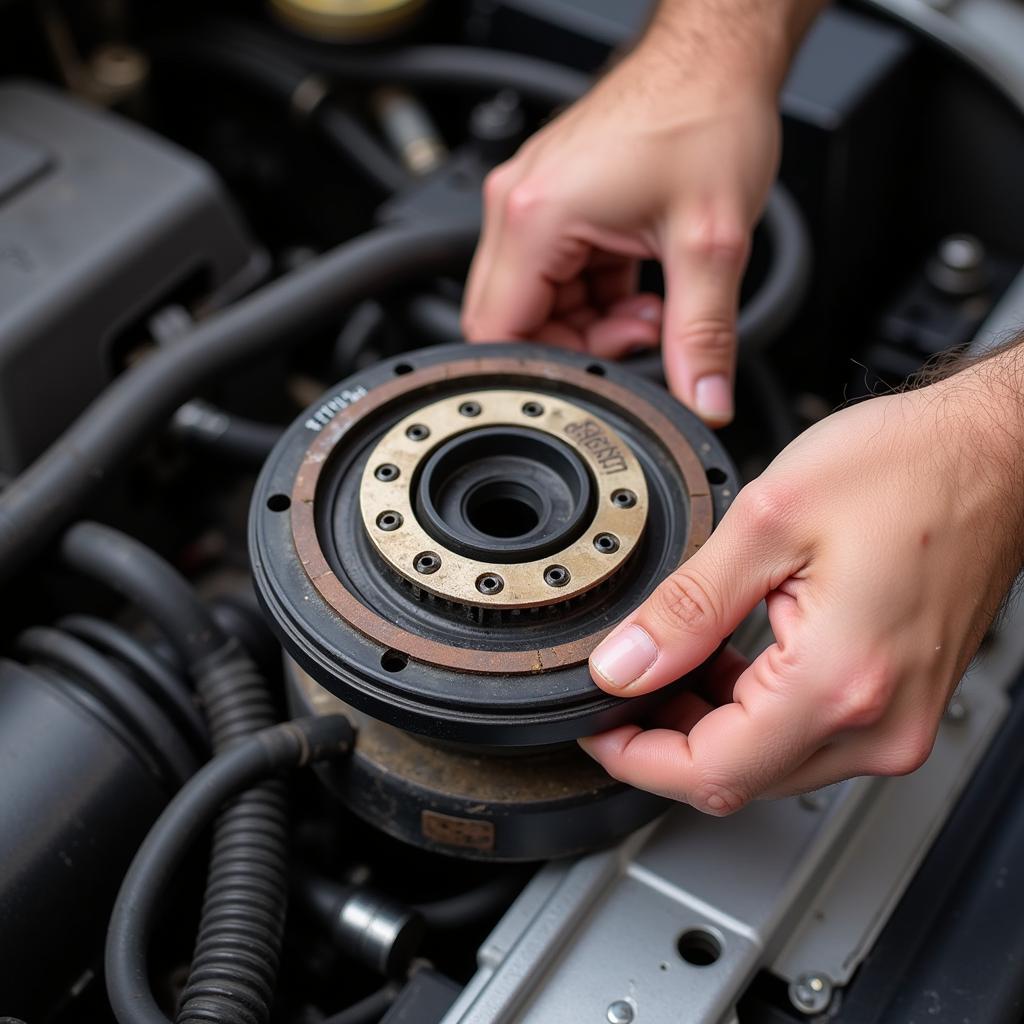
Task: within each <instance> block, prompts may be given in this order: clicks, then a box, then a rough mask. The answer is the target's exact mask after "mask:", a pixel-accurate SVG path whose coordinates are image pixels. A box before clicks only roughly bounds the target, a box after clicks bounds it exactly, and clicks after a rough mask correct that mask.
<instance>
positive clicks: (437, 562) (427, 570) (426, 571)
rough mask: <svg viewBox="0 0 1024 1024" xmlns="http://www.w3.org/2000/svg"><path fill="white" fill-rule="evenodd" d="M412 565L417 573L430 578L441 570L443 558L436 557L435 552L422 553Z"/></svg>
mask: <svg viewBox="0 0 1024 1024" xmlns="http://www.w3.org/2000/svg"><path fill="white" fill-rule="evenodd" d="M412 564H413V568H414V569H415V570H416V571H417V572H419V573H422V574H423V575H424V576H429V575H431V573H435V572H437V570H438V569H440V568H441V558H440V556H439V555H435V554H434V552H433V551H421V552H420V553H419V554H418V555H417V556H416V558H415V559H414V560H413V563H412Z"/></svg>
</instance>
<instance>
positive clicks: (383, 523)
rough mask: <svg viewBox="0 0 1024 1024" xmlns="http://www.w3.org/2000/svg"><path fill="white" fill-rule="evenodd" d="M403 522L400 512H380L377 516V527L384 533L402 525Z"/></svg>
mask: <svg viewBox="0 0 1024 1024" xmlns="http://www.w3.org/2000/svg"><path fill="white" fill-rule="evenodd" d="M403 522H404V520H403V519H402V513H401V512H392V511H388V512H381V514H380V515H379V516H377V527H378V529H381V530H383V531H384V532H385V533H392V532H394V531H395V530H397V529H398V528H399V527H400V526H401V525H402V523H403Z"/></svg>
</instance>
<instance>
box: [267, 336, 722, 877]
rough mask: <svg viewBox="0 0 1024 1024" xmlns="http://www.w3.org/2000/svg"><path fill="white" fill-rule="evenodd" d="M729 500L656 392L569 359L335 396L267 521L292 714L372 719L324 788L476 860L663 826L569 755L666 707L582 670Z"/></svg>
mask: <svg viewBox="0 0 1024 1024" xmlns="http://www.w3.org/2000/svg"><path fill="white" fill-rule="evenodd" d="M736 489H737V478H736V472H735V470H734V468H733V466H732V463H731V461H730V459H729V458H728V456H727V455H726V453H725V451H724V450H723V449H722V447H721V445H719V443H718V442H717V440H716V439H715V437H714V435H713V434H712V433H711V432H710V431H708V430H707V429H706V428H705V427H704V426H703V425H702V424H701V423H700V422H699V421H698V420H697V419H696V417H694V416H693V415H692V414H691V413H689V412H688V411H687V410H686V409H684V408H683V407H682V406H680V405H679V404H678V403H677V402H675V401H674V400H673V399H672V398H671V397H670V396H669V395H668V393H667V392H666V391H665V390H664V389H662V388H658V387H656V386H654V385H652V384H649V383H647V382H645V381H643V380H641V379H639V378H636V377H633V376H632V375H631V374H629V373H628V372H626V371H625V370H623V369H622V368H621V367H619V366H616V365H614V364H611V363H601V362H595V361H594V360H591V359H587V358H584V357H581V356H579V355H576V354H573V353H567V352H563V351H560V350H554V349H549V348H542V347H539V346H534V345H526V344H517V345H484V346H473V347H469V346H459V345H455V346H443V347H439V348H434V349H423V350H419V351H416V352H413V353H409V354H407V355H404V356H402V357H399V358H397V359H394V360H390V361H387V362H382V363H379V364H377V365H375V366H373V367H371V368H369V369H367V370H364V371H361V372H360V373H358V374H357V375H355V376H354V377H352V378H350V379H349V380H347V381H345V382H343V383H341V384H339V385H338V386H337V387H335V388H333V389H332V390H331V391H330V392H328V394H327V395H325V396H324V398H323V400H322V401H321V402H319V403H318V404H317V405H315V406H314V407H312V408H311V409H309V410H307V411H306V413H304V414H303V416H301V417H300V418H299V419H298V420H297V421H296V422H295V423H294V424H293V425H292V427H290V428H289V429H288V431H287V432H286V433H285V435H284V437H283V438H282V439H281V441H280V442H279V444H278V445H277V447H276V448H275V449H274V451H273V453H272V454H271V456H270V458H269V460H268V461H267V464H266V466H265V467H264V470H263V472H262V474H261V476H260V479H259V482H258V484H257V487H256V492H255V496H254V500H253V506H252V514H251V523H250V548H251V554H252V563H253V572H254V577H255V581H256V587H257V592H258V593H259V596H260V599H261V601H262V602H263V604H264V607H265V608H266V610H267V612H268V614H269V617H270V621H271V624H272V625H273V627H274V628H275V630H276V631H277V633H278V635H279V636H280V638H281V640H282V642H283V644H284V646H285V649H286V651H287V653H288V655H289V665H288V671H289V679H290V693H291V699H292V702H293V706H294V710H295V711H296V713H317V712H320V713H326V712H329V711H337V710H343V711H345V712H346V713H348V714H350V715H352V716H353V717H354V718H355V719H356V720H357V723H358V724H359V726H360V734H359V741H358V744H357V749H356V753H355V756H354V757H353V758H352V759H351V760H350V762H349V763H348V764H346V765H344V766H343V767H341V768H337V769H334V770H333V773H332V775H331V776H330V777H329V778H328V780H327V781H328V782H329V784H330V785H331V787H332V788H333V789H334V791H335V792H336V793H338V794H339V795H340V796H341V797H342V799H343V800H344V801H345V803H346V804H347V805H348V806H349V807H350V808H351V809H352V810H354V811H355V812H356V813H358V814H360V815H361V816H362V817H364V818H366V819H367V820H369V821H371V822H372V823H374V824H375V825H377V826H378V827H380V828H382V829H383V830H384V831H386V832H389V833H391V834H392V835H395V836H398V837H399V838H401V839H404V840H406V841H409V842H413V843H416V844H418V845H421V846H424V847H428V848H431V849H436V850H441V851H446V852H450V853H457V854H460V855H463V856H471V857H477V858H495V859H505V860H516V859H526V860H529V859H538V858H541V857H550V856H557V855H561V854H567V853H571V852H576V851H579V850H583V849H586V848H588V847H590V846H594V845H597V844H600V843H602V842H607V841H609V840H611V839H613V838H615V837H617V836H619V835H621V834H623V833H625V832H626V831H629V830H630V829H632V828H635V827H637V826H638V825H640V824H642V823H643V822H644V821H646V820H648V819H650V818H651V817H652V816H653V815H654V814H656V813H657V812H658V810H659V809H660V808H661V806H662V805H661V803H660V802H659V801H657V800H656V799H655V798H653V797H649V796H647V795H646V794H640V793H637V792H636V791H634V790H631V789H629V788H628V787H625V786H622V785H621V784H619V783H616V782H614V781H612V780H611V779H609V778H607V777H606V776H605V775H604V773H603V772H602V770H601V769H600V768H599V767H598V766H597V765H596V764H594V763H593V762H591V761H590V759H589V758H587V757H586V756H585V755H583V754H582V753H581V752H580V751H579V750H578V748H577V747H576V745H575V743H574V742H572V741H574V740H575V739H577V738H578V737H580V736H586V735H590V734H592V733H595V732H599V731H601V730H604V729H608V728H611V727H613V726H615V725H618V724H621V723H623V722H627V721H637V720H639V719H641V718H642V717H643V716H644V715H646V714H649V713H650V711H651V710H652V709H653V708H654V707H656V706H657V704H659V703H660V702H662V701H663V700H664V699H665V698H666V697H667V696H669V694H670V692H671V690H672V688H671V687H670V688H667V689H666V690H662V691H660V692H659V693H657V694H652V695H650V696H648V697H645V698H639V699H636V700H631V701H627V700H620V699H618V698H614V697H610V696H608V695H606V694H604V693H603V692H602V691H601V690H599V689H598V688H597V687H595V686H594V684H593V682H592V681H591V678H590V673H589V671H588V669H587V659H588V657H589V655H590V652H591V651H592V650H593V649H594V647H595V646H596V645H597V643H598V642H599V641H600V640H601V638H602V637H603V636H605V635H606V634H607V632H608V631H609V629H610V628H611V627H612V626H614V625H615V624H616V623H617V622H619V621H620V620H621V619H622V618H623V617H624V616H625V615H626V614H628V612H629V611H631V610H632V609H633V608H635V607H636V606H637V605H638V604H640V603H641V601H643V600H644V598H645V597H646V596H647V595H648V594H650V593H651V591H652V590H653V589H654V588H655V586H656V585H657V584H658V582H659V581H660V580H661V579H663V578H664V577H665V576H666V575H668V573H670V572H671V571H672V570H673V569H674V568H675V567H676V566H677V565H679V564H680V562H682V561H683V560H685V559H686V558H687V557H688V556H689V555H691V554H692V553H693V552H694V551H696V550H697V548H698V547H700V545H701V544H702V543H703V542H704V541H705V540H706V539H707V537H708V536H709V534H710V532H711V530H712V529H713V528H714V526H715V525H716V523H717V522H718V520H719V519H720V517H721V516H722V514H723V513H724V511H725V509H726V508H727V507H728V505H729V502H730V501H731V499H732V498H733V497H734V495H735V493H736Z"/></svg>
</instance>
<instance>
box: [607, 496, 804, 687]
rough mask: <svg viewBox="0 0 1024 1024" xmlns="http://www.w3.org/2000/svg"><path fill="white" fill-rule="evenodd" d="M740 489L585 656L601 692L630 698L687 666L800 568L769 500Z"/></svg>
mask: <svg viewBox="0 0 1024 1024" xmlns="http://www.w3.org/2000/svg"><path fill="white" fill-rule="evenodd" d="M748 492H749V488H747V490H746V491H744V492H741V493H740V495H739V496H738V497H737V499H736V502H735V503H734V504H733V506H732V508H730V509H729V511H728V512H727V513H726V515H725V517H724V518H723V520H722V522H721V524H720V526H719V527H718V529H717V530H716V531H715V532H714V533H713V534H712V535H711V537H710V538H709V539H708V541H707V543H706V544H705V545H704V546H703V547H702V548H701V549H700V550H699V551H698V552H697V553H696V554H695V555H694V556H693V557H692V558H690V559H689V560H688V561H686V562H685V563H684V564H683V565H681V566H680V567H679V568H678V569H677V570H676V571H675V572H674V573H672V575H671V576H669V577H668V578H667V579H666V580H664V581H663V582H662V583H661V585H660V586H659V587H658V589H657V590H655V591H654V593H653V594H651V596H650V597H649V598H648V599H647V600H646V601H645V602H644V603H643V604H642V605H641V606H640V607H639V608H638V609H637V610H636V611H635V612H633V614H632V615H630V616H629V617H628V618H627V619H626V620H625V621H624V622H623V623H621V624H620V625H619V626H617V627H616V628H615V629H614V630H613V631H612V632H611V634H610V635H609V636H607V637H606V638H605V639H604V640H603V641H602V642H601V643H600V644H599V645H598V646H597V648H596V649H595V650H594V652H593V654H591V656H590V671H591V675H592V676H593V677H594V681H595V682H596V683H597V685H598V686H600V687H601V688H602V689H603V690H606V691H607V692H609V693H613V694H617V695H619V696H623V697H626V696H628V697H635V696H638V695H640V694H642V693H648V692H649V691H651V690H657V689H660V688H661V687H662V686H665V685H667V684H668V683H671V682H675V680H677V679H679V678H680V677H681V676H684V675H686V673H688V672H692V671H693V670H694V669H695V668H697V667H698V666H699V665H701V664H702V663H703V662H704V661H706V660H707V659H708V658H709V657H711V655H712V654H714V652H715V651H716V650H717V649H718V647H719V646H720V644H721V643H722V641H723V640H725V639H726V638H727V637H728V636H729V635H730V634H731V633H732V631H733V630H734V629H735V628H736V627H737V626H738V625H739V624H740V622H741V621H742V620H743V619H744V618H745V617H746V616H747V615H748V614H749V613H750V611H751V610H752V609H753V608H754V607H755V606H756V605H757V604H758V602H759V601H760V600H761V599H762V598H763V597H764V596H765V595H766V594H768V593H769V591H771V590H772V589H773V588H774V586H776V585H777V582H778V581H781V580H784V579H786V578H788V577H789V576H791V575H792V574H793V573H794V572H795V571H797V569H799V567H800V560H799V558H798V557H796V556H794V555H791V554H790V553H789V550H790V548H791V545H790V544H789V543H788V538H787V536H786V533H787V528H786V527H785V526H783V525H781V524H780V519H779V518H778V517H776V516H775V515H774V514H773V508H772V507H771V506H773V502H772V501H771V500H769V499H766V498H764V496H763V495H761V496H758V497H747V493H748Z"/></svg>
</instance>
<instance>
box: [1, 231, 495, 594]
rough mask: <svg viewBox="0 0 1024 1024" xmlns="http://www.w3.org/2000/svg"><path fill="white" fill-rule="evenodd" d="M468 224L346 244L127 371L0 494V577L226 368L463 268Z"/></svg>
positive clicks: (376, 235)
mask: <svg viewBox="0 0 1024 1024" xmlns="http://www.w3.org/2000/svg"><path fill="white" fill-rule="evenodd" d="M476 235H477V232H476V229H475V228H469V227H465V226H453V227H445V226H441V225H437V224H431V225H428V226H421V227H391V228H382V229H378V230H376V231H373V232H370V233H368V234H366V235H363V236H361V237H359V238H356V239H353V240H352V241H349V242H345V243H343V244H342V245H339V246H338V247H337V248H335V249H332V250H330V251H329V252H327V253H326V254H325V255H323V256H321V257H319V258H317V259H315V260H311V261H310V262H309V263H306V264H304V265H303V266H302V267H300V268H299V269H297V270H295V271H293V272H292V273H290V274H287V275H285V276H284V277H282V278H280V279H279V280H277V281H274V282H273V283H272V284H269V285H266V286H265V287H264V288H261V289H260V290H259V291H256V292H254V293H253V294H252V295H250V296H248V297H247V298H245V299H241V300H240V301H238V302H236V303H235V304H233V305H232V306H229V307H228V308H227V309H225V310H224V311H222V312H220V313H217V314H215V315H213V316H211V317H210V318H209V319H207V320H204V321H202V322H201V323H200V324H198V325H197V327H196V328H195V330H193V331H191V332H190V333H189V334H188V335H187V336H186V337H184V338H182V339H181V340H180V341H179V342H178V343H177V344H175V345H173V346H170V347H168V348H165V349H160V350H158V351H156V352H154V353H153V354H152V355H150V356H149V357H148V358H147V359H144V360H142V361H141V362H139V363H137V364H136V365H134V366H132V367H131V368H130V369H128V370H126V371H125V372H124V373H122V374H121V376H120V377H118V378H117V379H116V380H114V381H113V382H112V383H111V384H110V385H109V386H108V387H107V388H106V390H105V391H104V392H103V393H102V394H101V395H99V396H98V397H97V398H96V399H95V400H94V401H93V402H92V404H91V405H89V406H88V408H87V409H86V410H85V411H84V412H83V413H82V414H81V415H80V416H79V417H78V418H77V419H76V420H75V421H74V422H73V423H72V424H71V425H70V426H69V427H68V428H67V430H65V431H64V433H63V434H62V435H61V436H60V437H59V438H58V439H57V440H56V441H55V442H54V443H53V444H52V445H51V446H50V447H49V448H48V449H47V450H46V451H45V452H44V453H43V454H42V455H41V456H40V457H39V458H38V459H36V461H35V462H34V463H33V464H32V465H31V466H30V467H29V468H28V469H27V470H26V471H25V472H24V473H22V474H21V475H20V476H19V477H17V478H16V479H15V480H14V481H13V482H12V483H11V484H10V485H9V486H8V487H7V488H6V489H5V490H4V491H3V492H2V493H0V583H2V582H4V581H6V580H8V579H10V577H11V576H12V575H13V573H14V572H15V571H17V569H18V568H20V567H21V566H23V565H24V564H25V563H26V562H28V561H29V560H30V559H31V558H33V557H34V556H35V555H37V554H38V553H39V552H40V550H42V548H43V547H44V546H45V545H46V544H47V543H48V542H49V541H50V540H51V538H52V537H53V536H54V534H55V533H56V532H57V531H58V530H59V529H60V528H61V527H63V526H64V525H65V524H66V523H67V522H68V520H69V519H71V518H72V517H73V516H74V515H75V513H76V512H77V511H78V510H79V508H80V507H81V505H82V503H83V502H84V501H85V500H86V499H87V498H88V497H89V496H90V495H91V494H93V493H94V492H95V491H96V490H97V489H98V488H99V486H100V485H101V484H102V483H103V482H104V481H105V479H106V477H107V476H108V475H109V474H110V473H111V472H112V471H114V470H115V469H117V467H119V466H120V465H121V464H122V463H123V462H124V461H125V459H127V458H128V456H130V455H131V454H133V453H134V452H136V451H138V449H139V448H140V447H141V446H142V445H143V444H144V443H145V442H146V441H147V440H148V439H149V438H151V437H152V436H153V435H154V434H155V433H157V432H158V431H159V430H160V429H161V427H162V426H163V425H164V424H165V423H166V421H167V420H168V419H169V418H170V416H171V415H172V414H173V413H174V412H175V410H176V409H177V408H178V407H179V406H180V405H181V404H182V403H183V402H185V401H187V400H188V399H190V398H192V397H194V396H195V395H196V394H197V393H198V392H200V391H201V390H202V389H203V387H204V386H206V385H207V384H209V383H210V382H211V381H212V380H214V379H216V377H217V376H218V375H220V374H221V373H222V372H223V371H224V370H226V369H227V368H228V367H232V366H235V365H237V364H239V363H242V362H244V361H246V360H250V359H253V358H255V357H257V356H259V355H261V354H262V353H263V352H266V351H268V350H270V349H273V348H274V347H275V346H279V345H283V344H286V343H288V342H289V341H293V340H294V339H295V337H296V336H297V334H298V333H299V332H300V331H301V330H302V329H303V328H308V327H311V326H313V325H314V324H318V323H320V322H323V321H324V320H325V319H327V318H329V317H330V316H332V315H337V314H338V313H339V312H340V311H341V310H343V309H345V308H346V307H348V306H350V305H351V304H352V303H354V302H355V301H357V300H359V299H362V298H364V297H366V296H367V295H372V294H375V293H376V292H378V291H379V290H381V289H382V288H385V287H394V286H396V285H401V284H405V283H407V282H409V281H411V280H413V279H415V278H417V277H422V276H424V275H428V276H433V275H436V274H437V273H443V272H445V271H455V270H459V269H462V268H464V266H465V263H466V262H467V261H468V259H469V257H470V255H471V253H472V249H473V245H474V243H475V241H476Z"/></svg>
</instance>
